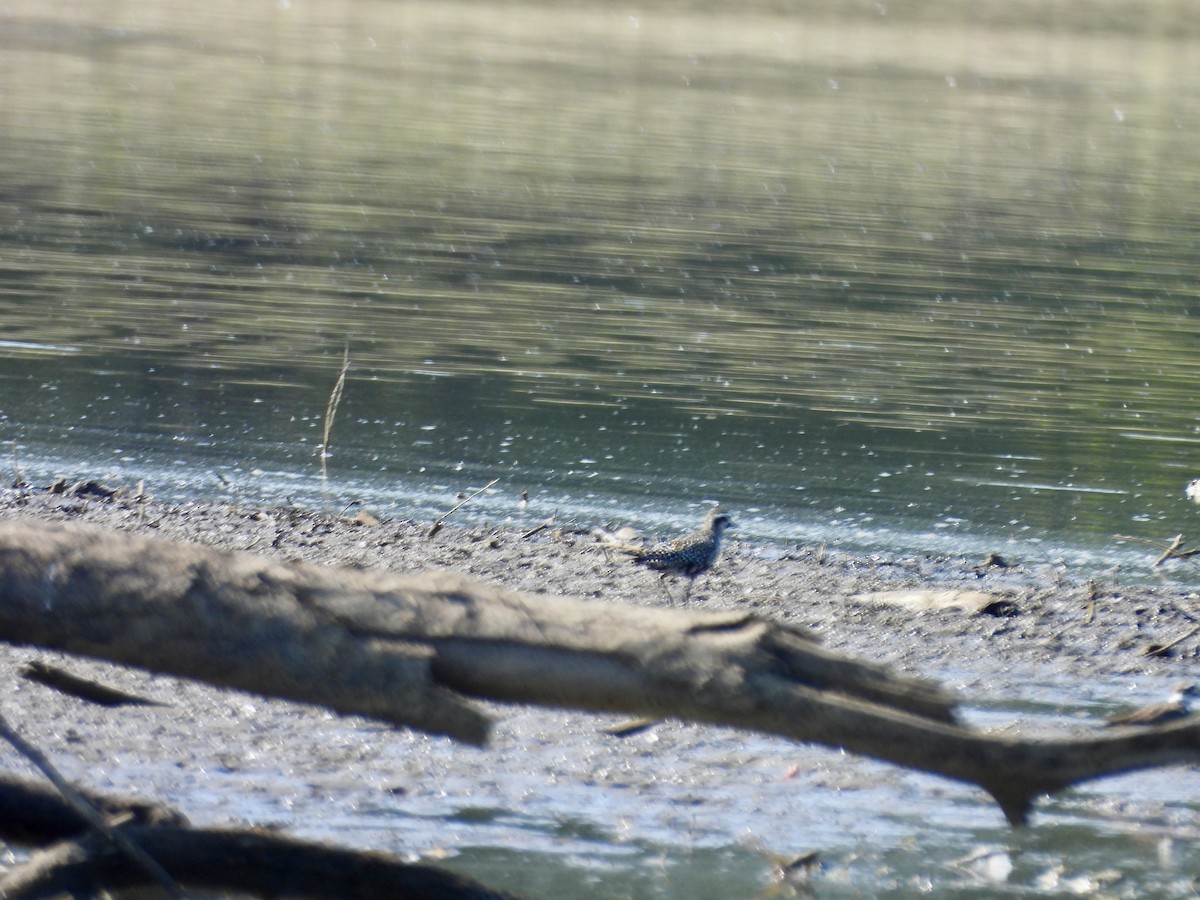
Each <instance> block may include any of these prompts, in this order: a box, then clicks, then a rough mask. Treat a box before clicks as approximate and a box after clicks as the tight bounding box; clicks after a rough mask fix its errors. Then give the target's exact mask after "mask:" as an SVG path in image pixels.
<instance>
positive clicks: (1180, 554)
mask: <svg viewBox="0 0 1200 900" xmlns="http://www.w3.org/2000/svg"><path fill="white" fill-rule="evenodd" d="M1113 537H1115V538H1116V539H1117V540H1119V541H1135V542H1137V543H1139V544H1147V545H1149V546H1151V547H1162V544H1160V543H1159V542H1158V541H1148V540H1146V539H1145V538H1140V537H1132V536H1130V535H1127V534H1114V535H1113ZM1193 556H1200V550H1184V549H1183V535H1182V534H1177V535H1175V537H1173V538H1172V539H1171V543H1169V544H1168V545H1167V547H1166V549H1165V550H1163V551H1162V555H1161V556H1159V557H1158V559H1156V560H1155V561H1154V568H1158V567H1159V566H1161V565H1162V564H1163V563H1165V562H1166V561H1167V560H1168V559H1191V558H1192V557H1193Z"/></svg>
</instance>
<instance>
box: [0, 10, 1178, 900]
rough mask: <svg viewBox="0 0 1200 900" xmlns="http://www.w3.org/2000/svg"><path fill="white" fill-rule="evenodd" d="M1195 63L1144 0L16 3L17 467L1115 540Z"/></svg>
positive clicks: (1151, 440) (1144, 433)
mask: <svg viewBox="0 0 1200 900" xmlns="http://www.w3.org/2000/svg"><path fill="white" fill-rule="evenodd" d="M1197 72H1200V20H1197V19H1196V18H1195V17H1194V16H1192V15H1191V14H1190V12H1189V11H1188V7H1187V6H1186V5H1170V4H1167V5H1161V6H1153V7H1150V8H1146V7H1144V6H1143V5H1141V4H1132V3H1122V2H1100V3H1096V4H1075V3H1065V4H1063V3H1059V4H1040V3H1028V2H1016V3H990V2H985V3H976V4H951V3H940V2H937V3H929V4H877V3H847V4H834V5H832V6H831V5H829V4H816V3H811V4H809V3H798V4H788V5H783V6H780V5H778V4H772V3H766V2H763V3H749V4H742V5H739V6H737V7H736V8H734V7H732V6H730V7H728V8H725V7H721V6H719V5H713V4H707V3H701V2H694V3H687V2H669V0H668V2H663V3H660V4H654V5H652V6H644V7H643V6H636V5H616V6H613V5H610V4H601V5H599V6H597V5H595V4H574V3H570V2H554V0H542V2H537V0H533V2H529V3H517V2H497V3H475V2H451V3H437V4H433V3H418V2H403V0H386V2H385V0H330V2H320V3H317V2H311V0H279V2H276V3H272V4H266V3H258V4H244V3H232V2H227V0H226V2H220V0H219V2H217V3H215V4H203V5H199V6H198V5H195V4H183V3H178V2H174V0H160V2H155V3H149V2H131V3H122V4H115V5H113V4H87V3H60V4H49V5H48V4H43V3H35V2H32V0H16V2H11V3H8V4H6V6H5V7H4V9H3V10H2V11H0V92H2V93H3V96H4V98H5V99H4V103H3V104H2V105H0V315H2V316H3V323H4V330H3V333H2V334H0V439H3V440H4V441H7V442H9V446H11V447H12V449H13V453H12V455H11V458H7V459H6V461H5V467H6V468H7V469H9V470H18V471H19V472H20V473H21V474H23V475H24V476H25V477H26V478H28V479H29V480H30V481H33V482H34V483H43V484H44V483H46V482H48V481H49V480H51V479H52V478H53V477H55V476H58V475H69V476H74V477H85V476H99V477H102V478H108V479H112V480H116V481H122V482H125V483H130V484H132V483H134V482H136V481H138V480H139V479H145V481H146V486H147V490H149V491H150V492H151V493H154V494H156V495H158V496H160V497H180V498H186V497H196V496H202V497H213V496H234V497H236V498H239V499H242V500H246V501H248V502H259V501H262V500H267V501H272V502H274V501H282V500H287V499H295V500H298V501H300V502H304V503H308V504H317V503H334V504H336V505H339V506H340V505H343V504H345V503H349V502H350V501H352V500H363V501H365V502H367V503H368V504H369V505H370V506H371V507H372V508H374V509H376V510H377V511H382V512H383V513H384V514H387V515H398V516H414V515H415V516H427V515H430V514H431V512H432V511H435V510H436V511H444V510H445V509H447V508H448V507H449V506H451V505H453V503H454V502H455V497H456V495H457V494H458V493H459V492H460V491H466V490H470V489H474V488H478V487H481V486H482V485H483V484H485V483H487V482H489V481H491V480H492V479H499V480H498V482H497V484H496V485H495V487H494V488H493V489H492V491H491V492H490V493H488V494H487V495H485V496H483V497H480V498H479V499H478V500H477V501H475V502H474V503H473V504H472V507H471V508H470V510H468V512H470V513H473V514H475V515H479V516H487V517H489V518H491V519H494V520H495V519H502V518H503V517H505V516H506V515H509V514H511V512H512V511H513V509H514V508H515V505H516V502H517V499H518V497H519V496H520V494H521V492H522V491H528V493H529V498H530V512H531V514H532V513H536V514H537V515H548V514H550V513H551V512H554V513H557V514H558V516H559V517H560V519H562V520H575V521H580V522H583V523H595V522H598V521H605V520H621V521H630V522H635V523H638V524H641V525H644V526H645V525H649V526H653V527H657V528H667V527H671V528H679V527H683V526H684V525H687V524H690V523H691V522H692V521H693V520H694V519H695V518H696V515H697V514H696V507H697V505H698V504H699V503H701V502H702V501H706V500H712V499H716V500H720V501H721V502H723V503H724V504H726V505H727V506H729V507H730V508H731V509H734V510H736V511H737V512H738V521H739V525H740V526H741V527H740V535H741V536H742V537H743V538H747V539H750V540H755V541H770V540H776V541H788V542H791V541H798V542H802V543H805V544H816V543H821V542H824V543H827V544H829V545H832V546H837V547H842V548H845V549H850V550H871V551H887V552H891V551H895V552H900V553H922V552H927V551H935V552H952V553H965V554H968V555H970V554H982V553H985V552H987V551H989V550H1002V551H1003V552H1005V553H1006V554H1011V555H1013V556H1015V557H1016V558H1017V559H1019V560H1022V561H1028V562H1039V561H1052V560H1058V559H1063V560H1066V561H1067V562H1068V563H1069V564H1070V565H1071V566H1073V567H1074V569H1075V571H1076V573H1077V574H1081V575H1083V576H1088V575H1089V574H1091V573H1092V572H1093V571H1095V572H1097V573H1100V572H1103V573H1106V574H1107V573H1109V572H1110V571H1111V570H1112V568H1113V567H1121V568H1123V569H1124V571H1125V572H1127V573H1129V577H1139V575H1142V574H1144V573H1146V571H1147V569H1148V566H1147V562H1148V560H1152V559H1153V556H1154V551H1153V550H1152V549H1149V548H1147V547H1146V546H1144V545H1142V544H1140V543H1138V542H1136V541H1126V542H1124V543H1114V541H1113V535H1116V534H1120V535H1130V536H1132V537H1135V538H1140V539H1144V540H1153V541H1165V540H1168V539H1169V538H1170V537H1171V536H1172V535H1174V534H1176V533H1180V532H1183V533H1184V534H1185V535H1186V534H1187V533H1188V532H1190V531H1192V530H1193V529H1192V523H1193V522H1194V521H1196V518H1195V517H1196V516H1197V515H1200V511H1197V510H1195V509H1194V508H1193V507H1191V506H1190V505H1189V504H1188V502H1187V501H1186V499H1185V498H1184V496H1183V487H1184V485H1185V484H1186V483H1187V482H1188V481H1190V480H1191V479H1192V478H1194V477H1196V476H1198V475H1200V460H1198V459H1197V450H1198V446H1197V445H1198V443H1200V417H1198V413H1197V407H1196V403H1195V389H1196V385H1197V383H1200V350H1198V344H1197V336H1198V334H1200V295H1198V287H1197V285H1198V284H1200V281H1198V278H1197V274H1198V271H1197V270H1198V268H1200V253H1198V252H1197V241H1198V239H1200V212H1197V204H1196V202H1195V200H1196V197H1197V195H1198V190H1197V188H1198V187H1200V184H1198V183H1200V154H1198V153H1197V149H1196V148H1197V147H1198V146H1200V143H1198V131H1200V79H1198V78H1197V75H1196V73H1197ZM344 351H347V352H348V354H349V358H350V363H351V367H350V370H349V373H348V377H347V382H346V385H345V391H344V395H343V398H342V402H341V405H340V407H339V408H338V411H337V418H336V420H335V422H334V426H333V430H332V445H331V451H332V455H331V457H330V458H329V460H328V475H329V480H328V484H326V485H323V484H322V481H321V478H320V464H319V462H318V459H317V456H316V450H317V447H318V445H319V444H320V442H321V440H322V435H323V426H324V421H325V408H326V402H327V399H328V397H329V393H330V390H331V388H332V386H333V384H334V382H335V380H336V378H337V375H338V371H339V368H340V365H341V360H342V354H343V352H344ZM5 456H6V457H8V454H5ZM6 480H8V478H7V476H6ZM1169 574H1170V577H1172V578H1175V579H1177V580H1179V581H1188V582H1191V581H1196V582H1200V570H1193V568H1189V567H1187V566H1181V567H1179V568H1178V569H1176V570H1175V571H1173V572H1171V573H1169ZM719 856H720V853H719V852H718V853H717V857H719ZM705 858H706V859H707V857H705ZM689 859H691V857H689ZM710 863H711V865H712V866H716V867H717V868H718V869H719V868H720V867H721V866H723V865H725V863H724V862H721V861H720V859H717V860H716V861H715V862H712V861H711V860H710V861H709V862H706V863H704V865H709V864H710ZM487 864H488V863H487V862H486V861H482V862H481V863H480V865H482V866H484V867H486V865H487ZM681 864H682V863H681ZM702 871H703V870H702ZM881 883H882V882H881ZM906 883H907V882H906Z"/></svg>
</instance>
